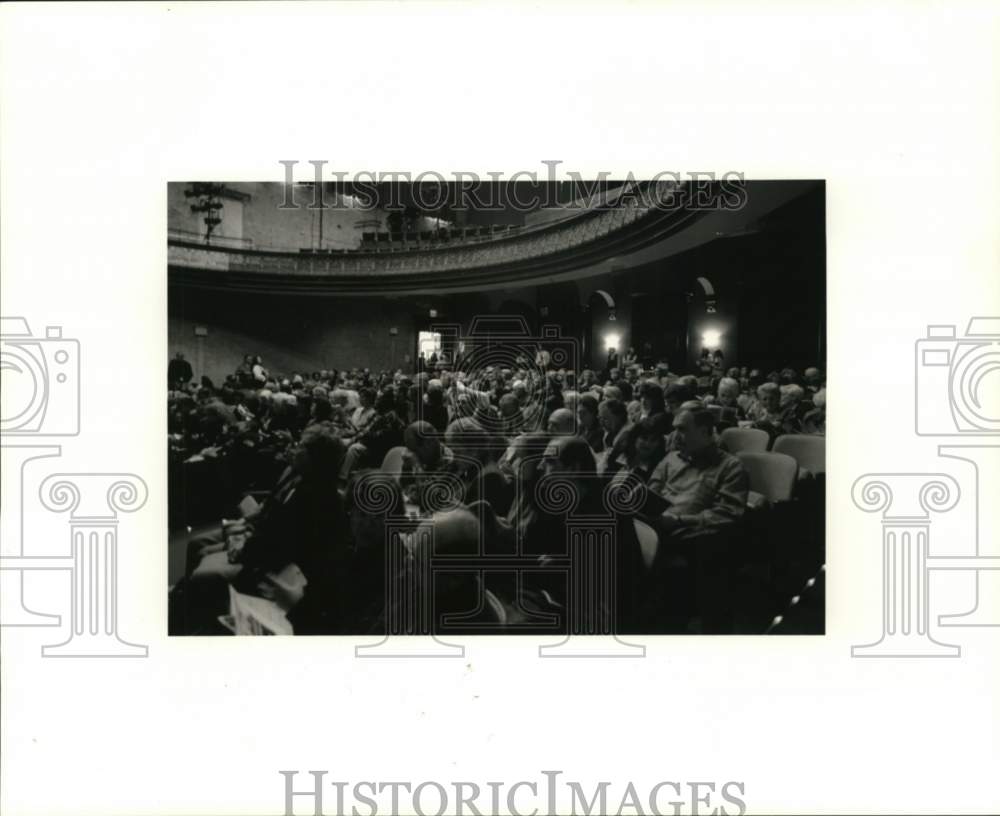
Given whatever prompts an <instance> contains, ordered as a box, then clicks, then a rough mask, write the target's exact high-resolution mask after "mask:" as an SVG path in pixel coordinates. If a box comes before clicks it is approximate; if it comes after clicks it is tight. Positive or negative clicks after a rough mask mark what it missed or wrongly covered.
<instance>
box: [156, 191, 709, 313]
mask: <svg viewBox="0 0 1000 816" xmlns="http://www.w3.org/2000/svg"><path fill="white" fill-rule="evenodd" d="M641 192H642V193H643V194H642V195H640V196H635V195H629V196H622V195H621V194H620V192H619V194H618V195H617V196H615V197H612V198H609V199H608V200H607V201H605V202H603V203H601V204H600V205H595V204H591V205H590V206H589V207H587V208H584V209H581V210H580V211H579V212H578V213H574V214H572V215H570V216H568V217H565V218H561V219H560V220H558V221H554V222H551V223H544V224H542V225H540V226H537V227H527V228H521V229H519V230H516V231H515V230H511V231H508V232H505V233H502V234H500V235H495V236H492V237H491V238H490V239H489V240H484V241H478V242H472V243H460V244H456V245H450V246H449V245H445V246H440V247H434V248H420V249H413V250H406V249H402V250H397V251H394V252H384V251H382V252H379V251H366V250H365V249H364V248H363V249H361V250H358V251H348V252H340V253H334V254H329V253H319V252H317V253H312V252H287V251H274V250H263V249H251V248H245V247H234V246H208V245H206V244H204V243H201V242H195V241H187V240H183V239H181V238H178V237H170V238H169V239H168V263H169V267H170V282H171V283H174V284H179V285H184V286H195V287H207V288H218V287H225V288H226V289H230V290H232V289H240V290H245V291H259V292H285V293H288V292H299V293H303V294H306V293H310V294H376V293H377V294H386V293H397V294H403V293H407V292H415V291H421V290H428V289H437V290H449V289H451V290H458V289H469V288H476V287H477V286H481V285H485V284H487V283H489V284H494V285H496V284H507V283H520V284H525V283H529V282H530V281H531V280H532V279H535V278H543V277H549V276H552V275H558V274H562V273H566V272H570V271H573V270H575V269H581V268H583V267H586V266H591V265H593V264H595V263H599V262H600V261H602V260H606V259H608V258H612V257H615V256H619V255H623V254H627V253H629V252H633V251H635V250H637V249H640V248H643V247H645V246H649V245H651V244H653V243H657V242H659V241H662V240H664V239H665V238H667V237H669V236H670V235H672V234H674V233H676V232H678V231H680V230H682V229H684V228H685V227H686V226H688V225H689V224H690V223H692V222H693V221H694V220H695V219H696V218H698V217H700V216H701V215H702V214H704V210H694V209H689V208H687V207H684V206H680V205H670V202H671V201H673V200H674V199H673V198H672V196H673V194H674V193H676V187H675V186H674V185H672V184H670V183H663V184H658V185H657V186H656V187H652V188H645V189H644V190H642V191H641Z"/></svg>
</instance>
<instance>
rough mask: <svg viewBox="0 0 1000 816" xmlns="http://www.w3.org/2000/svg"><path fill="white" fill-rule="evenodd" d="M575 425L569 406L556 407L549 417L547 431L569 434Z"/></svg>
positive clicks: (574, 418)
mask: <svg viewBox="0 0 1000 816" xmlns="http://www.w3.org/2000/svg"><path fill="white" fill-rule="evenodd" d="M575 425H576V417H574V415H573V412H572V411H571V410H570V409H569V408H557V409H556V410H555V411H553V412H552V414H551V416H550V417H549V431H550V432H551V433H554V434H571V433H573V431H574V429H575Z"/></svg>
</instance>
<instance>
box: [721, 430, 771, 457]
mask: <svg viewBox="0 0 1000 816" xmlns="http://www.w3.org/2000/svg"><path fill="white" fill-rule="evenodd" d="M767 442H768V436H767V431H762V430H761V429H760V428H726V430H724V431H723V432H722V433H721V434H719V445H720V446H721V447H722V449H723V450H727V451H729V452H730V453H740V452H742V451H748V452H750V453H765V452H766V451H767Z"/></svg>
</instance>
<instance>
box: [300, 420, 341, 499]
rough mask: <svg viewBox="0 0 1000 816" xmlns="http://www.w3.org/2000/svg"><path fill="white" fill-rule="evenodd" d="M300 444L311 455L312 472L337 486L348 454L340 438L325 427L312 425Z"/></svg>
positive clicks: (307, 429) (305, 432) (306, 430)
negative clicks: (337, 477) (339, 474)
mask: <svg viewBox="0 0 1000 816" xmlns="http://www.w3.org/2000/svg"><path fill="white" fill-rule="evenodd" d="M299 444H300V445H301V446H302V447H303V448H304V449H305V450H306V452H307V453H308V455H309V469H310V471H311V472H312V473H313V474H314V475H316V476H318V477H320V478H329V479H330V484H331V485H335V484H336V481H335V479H336V476H337V475H338V473H339V471H340V466H341V464H342V463H343V461H344V455H345V454H346V453H347V448H346V447H345V446H344V443H343V441H341V439H340V437H338V436H337V434H336V433H334V432H333V431H332V430H331V429H330V428H328V427H327V426H325V425H310V426H309V427H308V428H306V429H305V430H304V431H303V432H302V437H301V439H300V440H299Z"/></svg>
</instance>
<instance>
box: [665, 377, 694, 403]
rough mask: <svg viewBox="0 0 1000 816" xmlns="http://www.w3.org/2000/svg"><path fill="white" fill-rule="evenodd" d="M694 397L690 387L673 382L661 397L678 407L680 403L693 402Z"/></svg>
mask: <svg viewBox="0 0 1000 816" xmlns="http://www.w3.org/2000/svg"><path fill="white" fill-rule="evenodd" d="M694 396H695V392H694V389H693V388H691V386H689V385H687V384H685V383H681V382H675V383H672V384H671V385H668V386H667V389H666V391H664V394H663V397H664V400H665V401H666V402H669V403H672V404H677V405H680V404H681V403H684V402H688V401H689V400H693V399H694Z"/></svg>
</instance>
